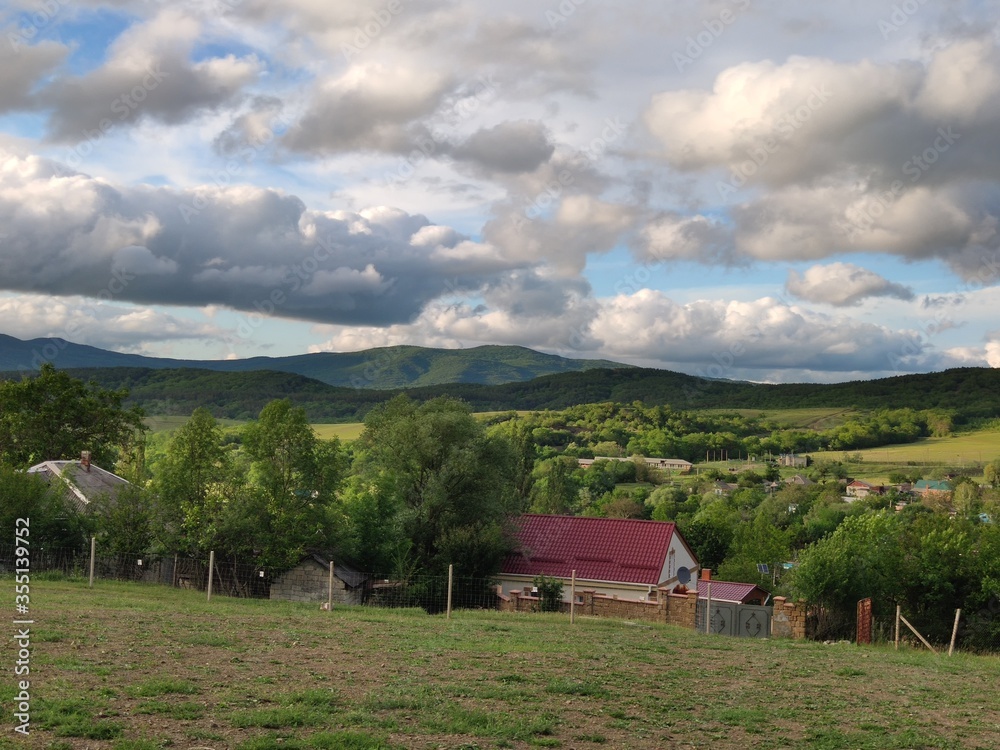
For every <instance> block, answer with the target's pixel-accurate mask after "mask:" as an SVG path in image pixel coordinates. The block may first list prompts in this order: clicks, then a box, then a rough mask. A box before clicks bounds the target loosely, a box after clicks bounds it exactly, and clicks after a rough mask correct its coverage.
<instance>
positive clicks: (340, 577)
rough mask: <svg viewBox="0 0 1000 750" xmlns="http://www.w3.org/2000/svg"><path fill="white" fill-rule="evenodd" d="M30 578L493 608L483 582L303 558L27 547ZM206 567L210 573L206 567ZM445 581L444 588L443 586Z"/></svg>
mask: <svg viewBox="0 0 1000 750" xmlns="http://www.w3.org/2000/svg"><path fill="white" fill-rule="evenodd" d="M29 559H30V565H29V569H30V574H31V576H32V578H33V579H35V580H44V579H46V578H70V579H79V580H91V579H92V580H93V581H95V582H101V581H122V582H130V583H145V584H154V585H163V586H173V587H177V588H184V589H192V590H197V591H203V592H206V593H208V591H209V585H210V584H211V594H212V595H221V596H230V597H242V598H255V599H273V600H279V601H294V602H312V603H317V604H324V605H327V606H328V605H330V604H356V605H365V606H372V607H419V608H421V609H424V610H426V611H427V612H430V613H432V614H436V613H439V612H444V611H446V610H447V609H448V607H449V605H450V606H451V607H452V608H453V609H496V608H498V606H499V604H500V598H499V596H498V593H497V586H496V582H495V581H494V580H492V579H487V578H469V577H463V576H451V577H449V576H448V575H410V576H406V577H394V576H385V575H372V574H367V573H363V572H360V571H357V570H354V569H353V568H350V567H348V566H344V565H337V564H331V563H330V562H329V561H328V560H325V559H324V558H322V557H320V556H318V555H307V556H305V558H304V559H303V560H302V561H301V562H300V563H299V564H298V565H296V566H295V567H293V568H291V569H286V570H274V569H269V568H267V567H266V566H264V565H262V564H260V563H259V562H257V561H253V560H240V559H225V558H222V557H215V556H214V555H213V556H210V558H208V559H203V558H195V557H190V556H186V555H180V554H175V555H169V554H168V555H153V554H142V555H136V554H109V553H105V552H102V551H101V550H100V548H99V546H98V547H96V548H95V550H94V554H93V556H91V552H90V550H89V549H87V550H80V549H60V548H46V547H44V546H38V547H32V548H31V550H30V558H29ZM15 560H16V555H15V547H14V546H13V545H6V546H3V545H0V576H4V575H11V576H13V574H14V571H15V567H16V564H15ZM210 564H211V576H210V575H209V567H210ZM449 581H450V584H451V585H450V589H449Z"/></svg>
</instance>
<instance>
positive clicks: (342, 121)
mask: <svg viewBox="0 0 1000 750" xmlns="http://www.w3.org/2000/svg"><path fill="white" fill-rule="evenodd" d="M450 87H451V80H450V76H447V75H443V74H441V73H438V72H434V71H431V70H417V69H414V68H411V67H403V66H400V67H393V68H389V67H386V66H383V65H378V64H376V65H360V64H359V65H355V66H352V67H351V68H350V69H348V70H347V71H346V72H345V73H344V74H343V75H341V76H338V77H336V78H333V79H330V80H326V81H324V82H322V83H321V84H319V85H318V86H317V87H316V90H315V91H314V92H313V93H312V100H311V102H310V105H309V108H308V110H307V111H306V113H305V114H304V115H303V117H302V118H301V120H300V121H299V122H298V124H297V125H296V126H294V127H293V128H291V130H290V131H289V132H288V134H287V135H286V137H285V141H284V142H285V144H286V145H287V146H288V147H289V148H291V149H293V150H296V151H307V152H313V153H327V154H331V153H339V152H344V151H351V150H355V149H360V150H370V151H384V152H388V153H404V152H406V151H408V150H410V149H411V148H413V147H414V144H415V142H416V139H417V138H418V137H422V138H428V137H429V136H428V135H427V133H426V128H421V127H418V125H419V123H420V121H421V120H422V119H423V118H425V117H427V116H429V115H431V114H432V113H433V112H434V111H435V110H436V109H437V108H438V106H439V105H440V104H441V101H442V99H443V97H444V95H445V93H446V92H447V91H448V90H449V88H450Z"/></svg>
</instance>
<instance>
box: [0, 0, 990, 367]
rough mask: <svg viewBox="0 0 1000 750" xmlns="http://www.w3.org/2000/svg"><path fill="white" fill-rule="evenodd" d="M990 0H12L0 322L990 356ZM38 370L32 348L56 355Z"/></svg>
mask: <svg viewBox="0 0 1000 750" xmlns="http://www.w3.org/2000/svg"><path fill="white" fill-rule="evenodd" d="M998 21H1000V0H979V1H974V0H938V1H936V2H929V1H928V0H904V1H902V2H900V1H898V0H896V1H893V2H888V1H885V0H864V2H861V1H860V0H841V1H840V2H837V3H831V2H814V1H813V0H799V2H795V3H789V2H787V1H786V2H778V1H777V0H774V1H771V2H768V1H767V0H678V1H675V2H669V3H665V2H662V0H656V1H650V2H646V1H644V0H635V1H634V2H604V1H602V0H560V1H558V2H557V1H555V0H552V1H548V0H525V1H523V2H522V1H521V0H511V1H510V2H503V3H496V2H485V1H482V0H463V2H451V1H449V0H375V1H374V2H369V1H368V0H361V1H358V2H349V3H348V2H329V0H180V1H179V2H166V0H6V1H5V3H4V4H3V6H2V7H0V332H2V333H6V334H9V335H12V336H17V337H18V338H22V339H29V338H36V337H47V336H56V337H61V338H64V339H67V340H70V341H74V342H77V343H82V344H90V345H92V346H98V347H102V348H107V349H113V350H116V351H123V352H136V353H142V354H148V355H154V356H169V357H182V358H199V359H226V358H235V357H249V356H257V355H267V356H283V355H290V354H301V353H305V352H318V351H356V350H361V349H367V348H371V347H379V346H389V345H395V344H415V345H421V346H433V347H446V348H456V347H472V346H478V345H481V344H516V345H521V346H527V347H531V348H534V349H537V350H540V351H545V352H551V353H555V354H561V355H564V356H569V357H578V358H606V359H612V360H616V361H620V362H628V363H632V364H639V365H645V366H651V367H660V368H666V369H671V370H676V371H681V372H686V373H691V374H700V375H705V376H709V377H724V378H734V379H746V380H754V381H767V382H803V381H809V382H836V381H845V380H854V379H862V378H864V379H868V378H875V377H884V376H890V375H899V374H907V373H915V372H931V371H938V370H943V369H946V368H949V367H965V366H978V367H986V366H989V367H1000V318H998V314H997V311H998V310H1000V33H998ZM56 364H57V366H58V362H56Z"/></svg>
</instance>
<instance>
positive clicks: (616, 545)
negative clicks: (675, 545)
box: [502, 514, 674, 586]
mask: <svg viewBox="0 0 1000 750" xmlns="http://www.w3.org/2000/svg"><path fill="white" fill-rule="evenodd" d="M519 524H520V530H519V531H518V533H517V539H518V543H519V547H520V551H519V552H515V553H514V554H512V555H510V556H509V557H508V558H507V559H506V560H505V561H504V564H503V568H502V572H504V573H509V574H514V575H525V576H537V575H547V576H554V577H557V578H569V577H570V576H571V575H572V571H573V570H574V569H575V570H576V577H577V578H578V579H582V580H591V581H618V582H623V583H638V584H644V585H652V586H655V585H656V584H658V583H660V580H659V578H660V572H661V571H662V570H663V567H664V564H665V562H666V559H667V549H668V548H669V546H670V539H671V538H672V537H673V534H674V524H673V523H665V522H662V521H638V520H635V519H630V518H583V517H579V516H544V515H535V514H527V515H524V516H521V518H520V520H519Z"/></svg>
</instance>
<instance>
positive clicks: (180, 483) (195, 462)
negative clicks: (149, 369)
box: [153, 407, 231, 553]
mask: <svg viewBox="0 0 1000 750" xmlns="http://www.w3.org/2000/svg"><path fill="white" fill-rule="evenodd" d="M222 440H223V433H222V429H221V428H220V427H219V424H218V422H216V421H215V418H214V417H213V416H212V413H211V412H210V411H209V410H208V409H206V408H204V407H202V408H198V409H195V411H194V414H192V415H191V419H189V420H188V421H187V422H186V423H185V424H184V425H183V426H182V427H181V428H179V429H178V430H177V432H176V433H175V434H174V436H173V438H172V439H171V441H170V443H169V445H168V446H167V448H166V452H165V454H164V455H163V457H162V459H161V460H160V461H159V462H158V464H157V471H156V477H155V480H154V483H153V486H154V489H155V492H156V495H157V502H156V516H157V529H158V530H157V536H158V538H159V541H160V544H161V546H162V547H163V548H164V549H165V550H167V551H174V552H176V551H180V552H188V553H193V552H195V551H200V552H203V551H207V550H208V549H210V548H211V547H212V546H213V545H214V543H215V523H216V521H217V517H218V514H219V513H220V512H221V509H222V506H223V505H224V504H225V498H226V494H227V493H226V487H227V485H228V483H229V481H230V479H231V465H230V456H229V454H228V452H227V451H226V450H225V448H223V445H222Z"/></svg>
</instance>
